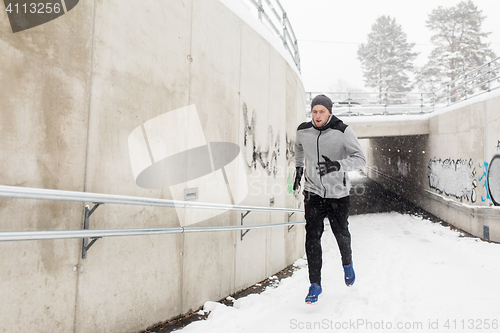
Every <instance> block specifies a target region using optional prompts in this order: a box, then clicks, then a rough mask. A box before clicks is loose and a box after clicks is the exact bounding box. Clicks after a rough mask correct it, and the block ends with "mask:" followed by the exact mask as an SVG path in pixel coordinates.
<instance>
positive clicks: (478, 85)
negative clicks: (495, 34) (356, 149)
mask: <svg viewBox="0 0 500 333" xmlns="http://www.w3.org/2000/svg"><path fill="white" fill-rule="evenodd" d="M499 73H500V57H498V58H496V59H493V60H492V61H490V62H488V63H486V64H484V65H482V66H479V67H477V68H475V69H473V70H472V71H469V72H467V73H466V74H464V75H462V76H460V77H459V78H457V79H455V80H453V81H451V82H449V83H447V84H446V85H444V86H442V87H440V88H439V89H437V90H435V91H433V92H354V91H353V92H307V93H306V94H307V96H306V97H307V104H308V106H310V103H311V100H312V98H314V96H316V95H318V94H325V95H326V96H328V97H330V98H331V99H332V101H334V108H333V110H332V113H333V114H335V115H337V116H344V115H348V116H352V115H354V116H356V115H398V114H425V113H429V112H433V111H435V110H436V109H439V108H442V107H445V106H449V105H452V104H455V103H457V102H460V101H463V100H467V99H470V98H471V97H474V96H478V95H480V94H483V93H486V92H489V91H492V90H495V89H498V88H500V75H499ZM306 113H308V116H309V113H310V107H308V108H306Z"/></svg>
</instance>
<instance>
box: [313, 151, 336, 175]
mask: <svg viewBox="0 0 500 333" xmlns="http://www.w3.org/2000/svg"><path fill="white" fill-rule="evenodd" d="M321 156H323V158H324V159H325V161H324V162H319V163H318V166H317V167H316V169H318V172H319V174H320V175H321V176H324V175H326V174H327V173H330V172H337V171H339V170H340V163H339V162H338V161H332V160H330V159H329V158H328V157H326V156H325V155H321Z"/></svg>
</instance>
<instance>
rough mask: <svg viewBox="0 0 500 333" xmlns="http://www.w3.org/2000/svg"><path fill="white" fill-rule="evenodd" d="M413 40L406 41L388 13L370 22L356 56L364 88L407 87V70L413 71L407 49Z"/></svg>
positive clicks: (396, 90) (389, 88) (409, 51)
mask: <svg viewBox="0 0 500 333" xmlns="http://www.w3.org/2000/svg"><path fill="white" fill-rule="evenodd" d="M414 46H415V43H408V42H407V41H406V33H404V32H403V29H402V27H401V25H399V24H397V23H396V20H395V19H394V18H391V17H390V16H381V17H379V18H378V19H377V20H376V21H375V23H374V24H373V25H372V30H371V32H370V33H369V34H368V41H367V43H366V44H361V45H360V46H359V48H358V59H359V61H360V62H361V69H362V71H363V76H364V79H365V85H366V86H367V87H372V88H377V90H378V92H379V93H383V92H387V91H395V92H403V91H409V90H410V89H411V85H410V78H409V73H412V72H413V71H414V66H413V60H414V59H415V57H416V56H417V53H413V52H411V49H412V48H413V47H414Z"/></svg>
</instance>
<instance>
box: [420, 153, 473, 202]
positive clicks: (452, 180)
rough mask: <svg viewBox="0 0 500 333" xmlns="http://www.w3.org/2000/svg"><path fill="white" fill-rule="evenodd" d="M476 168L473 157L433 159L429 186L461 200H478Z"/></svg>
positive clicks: (429, 167) (429, 172) (430, 164)
mask: <svg viewBox="0 0 500 333" xmlns="http://www.w3.org/2000/svg"><path fill="white" fill-rule="evenodd" d="M475 173H476V170H475V168H474V167H473V162H472V159H471V160H469V161H466V160H460V159H459V160H456V161H455V160H452V159H446V160H444V161H442V160H441V159H435V158H433V159H431V160H430V161H429V165H428V177H429V186H430V187H431V188H433V189H435V190H437V191H438V192H440V193H444V194H446V195H448V196H453V197H455V198H457V199H460V200H464V199H465V200H468V201H471V202H476V187H477V181H476V180H475V179H474V176H475Z"/></svg>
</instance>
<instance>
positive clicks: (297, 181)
mask: <svg viewBox="0 0 500 333" xmlns="http://www.w3.org/2000/svg"><path fill="white" fill-rule="evenodd" d="M303 173H304V168H303V167H296V168H295V183H294V184H293V191H294V192H295V191H298V190H299V188H300V179H301V178H302V174H303Z"/></svg>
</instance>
